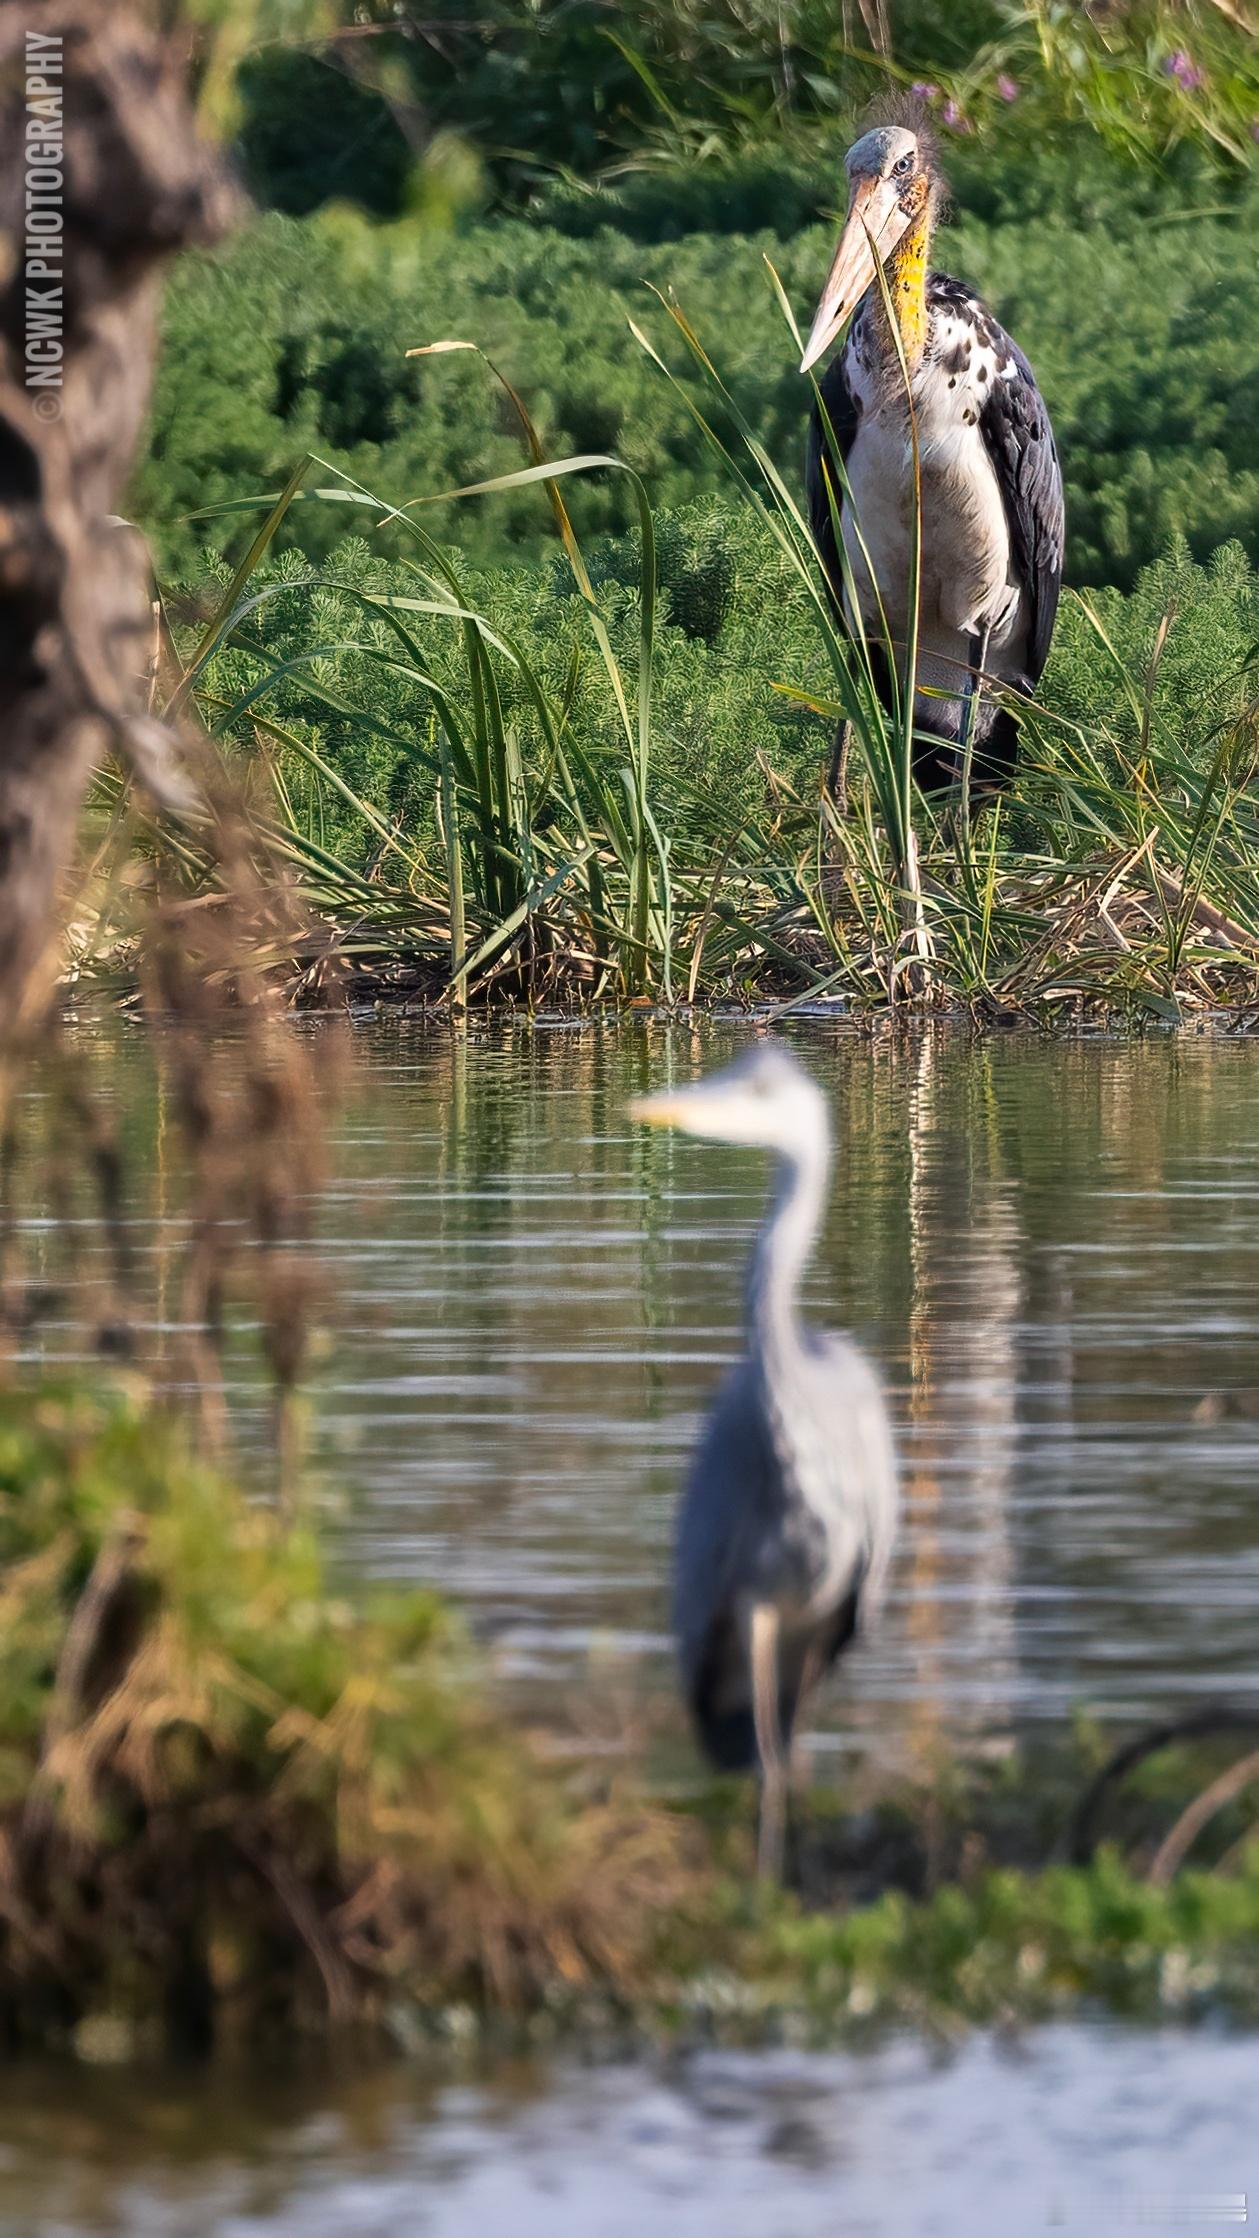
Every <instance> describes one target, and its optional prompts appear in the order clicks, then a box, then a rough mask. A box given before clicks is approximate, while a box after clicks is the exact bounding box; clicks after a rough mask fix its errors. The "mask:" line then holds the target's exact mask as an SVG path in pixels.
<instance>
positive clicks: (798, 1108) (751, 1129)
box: [630, 1041, 830, 1159]
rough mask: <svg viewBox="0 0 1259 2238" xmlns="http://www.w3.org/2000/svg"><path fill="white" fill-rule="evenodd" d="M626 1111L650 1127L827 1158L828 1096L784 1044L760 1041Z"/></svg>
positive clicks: (793, 1155)
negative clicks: (696, 1077)
mask: <svg viewBox="0 0 1259 2238" xmlns="http://www.w3.org/2000/svg"><path fill="white" fill-rule="evenodd" d="M630 1115H631V1117H632V1118H634V1119H641V1120H642V1122H643V1124H644V1125H645V1126H648V1127H679V1128H681V1129H682V1131H683V1132H684V1133H685V1134H689V1135H703V1136H706V1137H707V1138H708V1140H709V1141H712V1142H741V1143H745V1144H747V1145H748V1146H749V1147H750V1148H753V1149H757V1150H776V1151H777V1152H778V1153H779V1155H780V1156H781V1157H784V1158H795V1159H802V1158H816V1157H817V1156H819V1155H821V1156H823V1157H824V1156H825V1152H826V1148H827V1145H828V1143H829V1140H830V1120H829V1117H828V1114H827V1108H826V1098H825V1096H824V1095H823V1094H822V1091H821V1089H820V1088H819V1087H818V1086H817V1085H816V1083H815V1082H814V1081H813V1080H811V1079H810V1077H809V1075H808V1073H807V1072H806V1071H805V1069H804V1067H803V1065H801V1064H798V1063H797V1062H796V1059H795V1058H794V1057H793V1056H792V1055H791V1053H790V1051H789V1050H787V1049H785V1048H784V1047H783V1046H782V1043H781V1042H774V1041H761V1042H758V1043H757V1045H756V1047H755V1048H754V1049H750V1050H749V1051H748V1053H747V1055H746V1056H744V1057H740V1058H738V1059H737V1061H736V1062H735V1063H734V1064H732V1065H727V1066H726V1068H725V1070H724V1071H723V1072H710V1073H707V1074H705V1076H704V1078H703V1079H702V1080H696V1081H693V1082H692V1083H691V1085H690V1086H689V1087H686V1088H665V1089H662V1090H661V1092H660V1093H659V1094H658V1095H654V1096H641V1097H639V1098H638V1100H637V1101H636V1102H635V1103H632V1104H631V1105H630Z"/></svg>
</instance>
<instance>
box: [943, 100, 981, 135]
mask: <svg viewBox="0 0 1259 2238" xmlns="http://www.w3.org/2000/svg"><path fill="white" fill-rule="evenodd" d="M940 114H941V116H942V117H943V119H944V122H945V123H946V124H947V125H949V126H950V127H951V129H952V130H953V131H954V132H973V131H974V129H975V127H974V125H973V124H972V123H971V121H970V118H969V117H968V116H967V115H966V112H965V110H963V109H960V108H959V107H958V104H957V102H956V101H954V100H953V98H952V97H951V96H950V98H949V99H948V100H947V101H946V102H945V104H944V107H943V109H942V110H941V111H940Z"/></svg>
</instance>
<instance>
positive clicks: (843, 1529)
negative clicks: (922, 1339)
mask: <svg viewBox="0 0 1259 2238" xmlns="http://www.w3.org/2000/svg"><path fill="white" fill-rule="evenodd" d="M809 1344H810V1352H811V1354H812V1363H813V1366H812V1373H813V1376H814V1379H815V1392H816V1396H815V1400H814V1409H813V1411H814V1412H815V1414H816V1416H817V1419H818V1420H819V1422H823V1423H825V1424H826V1425H828V1436H829V1443H830V1453H831V1470H832V1477H831V1482H832V1486H833V1490H832V1498H833V1500H834V1505H835V1529H834V1531H833V1533H832V1542H833V1545H834V1548H835V1552H836V1555H837V1556H838V1558H839V1565H840V1572H841V1574H840V1576H839V1577H838V1578H837V1580H836V1583H837V1587H838V1588H839V1590H841V1591H842V1592H843V1593H845V1594H847V1593H849V1592H851V1593H852V1595H853V1596H854V1603H853V1617H854V1621H855V1618H856V1615H857V1612H858V1609H859V1611H860V1615H861V1617H862V1619H863V1620H864V1619H865V1618H866V1617H867V1616H869V1615H871V1614H872V1613H873V1612H874V1611H875V1610H876V1609H877V1607H878V1604H879V1602H880V1600H881V1599H882V1595H883V1586H884V1582H885V1579H886V1575H887V1567H888V1563H889V1561H890V1559H891V1553H892V1546H893V1543H894V1541H895V1537H896V1527H897V1520H898V1515H899V1495H898V1491H897V1482H896V1455H895V1450H894V1447H893V1443H892V1427H891V1423H890V1421H889V1419H888V1412H887V1404H886V1401H885V1400H884V1397H883V1389H882V1385H881V1384H880V1382H879V1379H878V1376H877V1375H876V1373H875V1371H874V1369H873V1368H872V1366H871V1365H870V1362H869V1361H868V1360H867V1358H866V1356H865V1354H864V1353H863V1352H862V1351H861V1350H860V1349H859V1347H858V1346H857V1345H855V1344H854V1343H853V1342H852V1340H851V1339H850V1338H849V1337H842V1336H835V1335H831V1334H829V1333H821V1334H814V1335H811V1337H810V1340H809ZM841 1644H842V1643H841Z"/></svg>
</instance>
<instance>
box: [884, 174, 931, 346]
mask: <svg viewBox="0 0 1259 2238" xmlns="http://www.w3.org/2000/svg"><path fill="white" fill-rule="evenodd" d="M930 251H931V208H930V204H929V203H928V202H925V201H924V203H923V207H922V209H921V210H920V212H919V214H918V216H917V217H916V218H915V219H914V220H913V222H912V224H911V225H910V226H909V227H908V229H907V231H906V232H904V233H903V234H902V235H901V238H900V240H899V241H898V242H897V244H896V247H895V248H894V249H893V251H892V253H891V255H890V256H889V258H888V260H887V263H886V264H885V266H884V268H883V269H884V274H885V277H886V279H887V292H888V295H889V297H890V298H891V307H892V313H893V316H894V318H895V320H896V326H897V330H898V332H899V334H900V341H901V349H902V350H903V351H904V353H905V363H906V365H907V366H908V368H909V371H910V372H911V373H916V372H917V370H918V367H919V366H920V365H921V364H922V360H923V353H924V351H925V350H926V347H927V259H928V256H929V254H930ZM874 295H875V299H876V304H877V309H878V314H879V315H878V317H877V319H876V322H875V326H876V332H877V333H878V334H879V335H880V337H881V340H882V344H883V351H884V355H885V356H886V358H887V359H888V360H889V370H891V371H892V372H893V373H895V374H896V375H897V377H898V378H899V374H900V365H899V360H898V357H897V352H896V346H895V343H894V342H893V339H892V335H891V332H890V330H889V327H888V322H887V315H886V311H885V308H884V303H883V290H882V289H881V288H880V287H879V285H878V282H877V280H876V282H875V286H874Z"/></svg>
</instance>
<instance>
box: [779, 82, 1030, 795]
mask: <svg viewBox="0 0 1259 2238" xmlns="http://www.w3.org/2000/svg"><path fill="white" fill-rule="evenodd" d="M905 115H906V117H907V118H908V119H909V120H910V121H907V122H904V123H902V122H899V121H896V122H891V123H886V124H879V125H876V126H875V127H874V128H873V129H872V130H871V131H869V132H866V133H864V134H863V136H862V137H861V138H860V139H859V140H858V141H857V142H856V143H855V145H854V146H853V147H852V148H850V149H849V151H848V156H847V159H846V169H847V174H848V213H847V218H846V221H845V224H844V229H843V233H842V235H841V237H840V242H839V247H838V248H837V250H836V252H835V257H834V261H833V263H832V265H831V269H830V273H829V276H828V278H827V281H826V285H825V287H824V288H823V291H822V297H821V301H820V302H819V304H818V308H817V315H816V317H815V319H814V321H813V326H812V330H811V332H810V334H809V338H808V342H807V343H806V345H805V350H804V355H803V358H802V359H801V371H802V372H808V371H809V370H810V369H811V368H812V367H813V366H814V365H815V364H816V363H817V362H818V360H819V359H820V358H821V357H823V356H824V355H825V353H826V351H827V350H828V349H829V348H830V346H831V344H832V342H834V341H835V340H836V338H837V337H838V335H839V334H840V333H841V332H842V330H843V328H844V326H845V325H846V324H847V323H848V321H849V320H850V319H851V321H852V323H851V325H850V326H849V328H848V338H847V340H846V342H845V344H844V347H843V349H842V350H841V352H840V354H839V356H838V357H837V358H836V359H835V362H834V363H833V365H832V366H831V367H830V369H829V371H828V372H827V373H826V374H825V375H824V376H823V378H822V379H821V381H820V382H819V383H818V389H817V395H816V396H815V398H814V403H813V409H812V413H811V416H810V421H809V439H808V451H807V459H806V479H807V484H808V497H809V510H810V517H811V523H812V529H813V536H814V541H815V543H816V545H817V548H818V551H819V553H820V555H821V558H822V562H823V565H824V567H825V569H826V573H827V577H828V580H829V584H830V589H831V594H832V597H833V599H834V601H835V604H836V606H837V608H838V609H839V611H840V613H841V614H842V616H843V617H844V619H845V620H846V622H847V623H848V626H849V627H850V628H852V627H853V626H854V623H855V620H856V618H857V616H858V615H859V617H860V621H861V624H862V627H863V629H864V632H865V635H866V639H867V642H868V645H869V649H870V656H871V667H872V670H873V672H874V680H875V684H876V688H877V689H878V692H879V696H880V698H881V699H882V700H883V702H884V704H885V706H888V707H889V708H890V707H891V705H892V704H893V697H892V688H891V677H890V675H889V672H888V641H889V640H890V646H891V652H892V657H893V658H894V659H895V660H896V662H897V665H898V669H899V670H900V672H901V677H902V681H903V670H904V664H905V660H906V657H907V656H906V651H905V648H906V646H907V644H908V641H909V635H910V628H909V625H910V618H911V616H910V582H911V558H912V551H913V538H914V501H913V491H914V443H913V434H914V432H915V430H916V435H917V449H918V459H919V490H920V500H919V518H920V523H921V528H920V536H921V554H922V563H921V579H920V589H919V600H918V662H917V673H916V677H915V680H914V722H915V728H916V729H917V730H918V731H919V732H920V733H924V734H926V737H925V742H923V741H920V743H919V746H918V748H917V750H916V754H915V772H916V774H917V776H918V777H919V779H920V781H921V782H924V783H942V782H944V781H945V780H947V779H948V778H950V777H955V776H959V775H963V774H965V776H966V777H967V778H968V777H969V772H970V769H971V768H972V767H973V768H974V770H975V772H976V774H977V775H983V776H985V777H986V778H987V779H988V780H989V781H990V782H1000V781H1001V780H1002V779H1003V778H1004V777H1007V776H1008V775H1009V772H1010V770H1011V768H1012V767H1013V764H1014V760H1015V757H1016V754H1017V750H1018V726H1017V723H1016V722H1015V719H1014V717H1013V715H1012V714H1011V712H1010V710H1009V708H1008V707H1003V706H998V705H996V704H995V702H994V701H993V700H992V699H991V698H989V699H988V700H987V701H986V702H985V701H984V699H983V682H984V680H985V679H988V680H989V681H992V682H997V683H999V684H1002V685H1005V686H1006V687H1007V688H1008V689H1009V690H1012V691H1014V692H1015V693H1018V694H1021V695H1023V696H1024V697H1027V696H1030V694H1031V692H1032V690H1033V688H1034V686H1035V685H1036V683H1037V682H1038V680H1039V678H1040V675H1041V672H1042V670H1043V669H1044V666H1045V662H1046V661H1047V659H1048V658H1049V646H1050V640H1051V638H1052V636H1053V628H1054V619H1055V616H1056V614H1057V611H1058V594H1059V590H1060V588H1061V583H1062V566H1063V549H1064V521H1065V515H1064V509H1063V497H1062V474H1061V470H1060V468H1059V464H1058V454H1057V451H1056V449H1055V447H1054V437H1053V429H1052V428H1051V426H1050V422H1049V414H1048V412H1047V410H1046V408H1045V402H1044V399H1043V397H1042V396H1041V393H1040V390H1039V388H1038V387H1037V385H1036V377H1035V375H1034V373H1033V372H1032V368H1031V366H1030V365H1029V364H1028V362H1027V359H1026V358H1025V357H1024V355H1023V353H1022V351H1021V350H1019V349H1018V348H1016V346H1015V344H1014V343H1013V342H1012V341H1011V339H1010V337H1009V335H1008V334H1007V333H1006V332H1005V330H1004V328H1003V327H1001V326H999V325H998V324H997V321H996V320H995V319H994V317H993V316H992V313H991V312H990V311H989V310H988V309H987V308H986V307H985V305H984V304H983V303H982V302H981V301H980V300H979V298H978V296H977V295H975V294H974V292H973V291H972V289H970V288H969V287H967V286H966V284H965V282H964V281H962V280H955V279H951V278H950V277H949V275H948V274H947V273H944V272H933V271H931V270H930V269H929V265H928V259H929V256H930V251H931V240H932V233H933V230H934V226H935V221H936V217H937V213H938V210H939V206H940V202H941V199H942V195H943V182H942V179H941V176H940V172H939V167H938V163H937V160H936V154H935V147H934V142H933V140H932V137H931V133H930V130H929V128H928V126H927V124H926V121H925V118H924V117H923V116H922V115H921V114H920V113H919V112H918V111H917V110H916V109H915V108H914V107H912V106H911V107H909V108H908V109H907V110H906V111H905ZM876 255H877V258H878V261H879V263H880V264H881V265H882V267H883V275H884V280H885V282H886V297H885V295H884V289H883V287H882V286H881V285H880V284H879V282H878V276H877V271H876V264H875V258H876ZM889 307H890V315H889ZM893 325H894V326H895V332H894V331H893ZM898 343H899V348H898ZM902 358H903V361H904V364H903V368H902ZM907 390H908V394H907ZM911 403H912V412H913V423H914V426H913V428H911V418H910V405H911ZM836 452H838V454H839V457H840V458H841V459H842V461H843V468H844V477H845V478H846V481H847V488H846V489H845V488H843V487H842V486H841V477H840V476H839V474H838V473H837V471H836V467H835V453H836ZM837 518H838V523H839V537H838V539H837V537H836V530H835V524H836V519H837ZM841 545H842V554H841ZM854 607H855V609H856V613H854Z"/></svg>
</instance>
